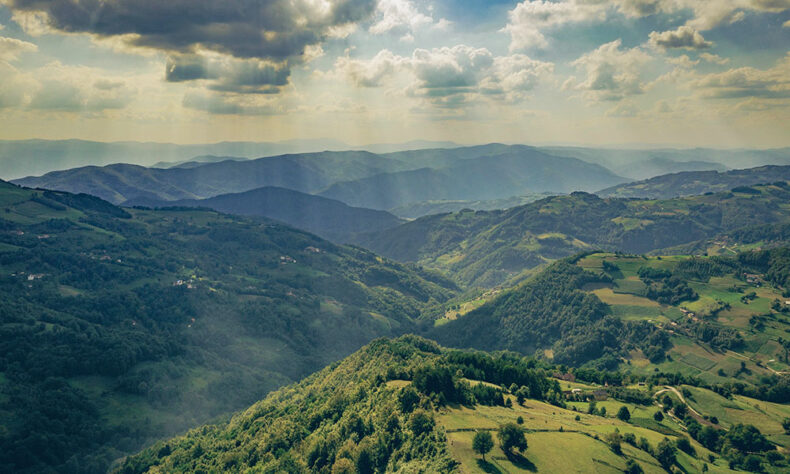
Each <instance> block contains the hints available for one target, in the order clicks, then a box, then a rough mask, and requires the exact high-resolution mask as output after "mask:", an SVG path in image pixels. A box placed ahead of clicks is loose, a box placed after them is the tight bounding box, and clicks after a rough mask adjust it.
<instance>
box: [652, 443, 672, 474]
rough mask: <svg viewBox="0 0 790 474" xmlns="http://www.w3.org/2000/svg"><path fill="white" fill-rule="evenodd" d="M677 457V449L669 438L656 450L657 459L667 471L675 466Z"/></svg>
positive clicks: (659, 444)
mask: <svg viewBox="0 0 790 474" xmlns="http://www.w3.org/2000/svg"><path fill="white" fill-rule="evenodd" d="M676 457H677V448H675V446H674V444H673V443H672V441H670V440H669V439H668V438H664V439H663V440H662V441H661V442H660V443H658V448H657V449H656V459H658V462H660V463H661V465H662V466H663V467H664V469H666V470H667V471H668V470H669V468H670V467H672V465H673V464H675V459H676Z"/></svg>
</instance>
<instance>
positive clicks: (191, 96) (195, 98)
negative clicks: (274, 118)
mask: <svg viewBox="0 0 790 474" xmlns="http://www.w3.org/2000/svg"><path fill="white" fill-rule="evenodd" d="M182 105H183V106H184V107H185V108H187V109H193V110H199V111H202V112H208V113H209V114H212V115H275V114H280V113H283V109H282V108H280V107H277V106H275V105H273V104H271V103H259V102H257V101H251V100H249V99H248V98H247V97H244V96H234V97H229V96H226V95H223V94H214V93H205V92H195V91H190V92H187V93H186V94H185V95H184V100H183V101H182Z"/></svg>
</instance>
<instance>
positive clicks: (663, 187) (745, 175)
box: [596, 166, 790, 199]
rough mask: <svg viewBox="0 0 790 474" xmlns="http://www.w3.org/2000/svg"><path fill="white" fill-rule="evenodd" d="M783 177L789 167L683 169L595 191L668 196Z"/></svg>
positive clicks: (787, 177)
mask: <svg viewBox="0 0 790 474" xmlns="http://www.w3.org/2000/svg"><path fill="white" fill-rule="evenodd" d="M787 180H790V166H760V167H758V168H749V169H740V170H731V171H686V172H681V173H673V174H666V175H662V176H656V177H653V178H649V179H646V180H644V181H637V182H634V183H626V184H618V185H616V186H612V187H610V188H606V189H604V190H602V191H599V192H597V193H596V194H598V195H599V196H602V197H603V196H605V197H625V198H651V199H670V198H673V197H677V196H691V195H695V194H705V193H718V192H722V191H728V190H730V189H733V188H737V187H738V186H752V185H755V184H760V183H772V182H776V181H787Z"/></svg>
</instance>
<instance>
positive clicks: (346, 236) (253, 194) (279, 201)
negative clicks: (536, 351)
mask: <svg viewBox="0 0 790 474" xmlns="http://www.w3.org/2000/svg"><path fill="white" fill-rule="evenodd" d="M123 205H124V206H147V207H165V208H167V207H197V208H209V209H214V210H215V211H219V212H223V213H226V214H236V215H240V216H260V217H268V218H270V219H275V220H278V221H280V222H284V223H286V224H288V225H291V226H293V227H296V228H299V229H303V230H306V231H308V232H312V233H314V234H316V235H320V236H322V237H324V238H326V239H329V240H332V241H335V242H347V241H349V240H351V239H352V238H353V236H355V235H356V234H361V233H366V232H381V231H384V230H386V229H391V228H393V227H395V226H397V225H399V224H402V223H403V222H404V221H403V220H402V219H399V218H397V217H395V216H394V215H392V214H390V213H389V212H386V211H376V210H372V209H364V208H358V207H351V206H347V205H346V204H343V203H342V202H340V201H335V200H333V199H327V198H324V197H321V196H314V195H312V194H305V193H300V192H299V191H293V190H290V189H285V188H278V187H273V186H269V187H264V188H258V189H254V190H252V191H246V192H243V193H234V194H222V195H219V196H214V197H212V198H206V199H182V200H177V201H161V200H153V199H145V198H138V199H132V200H129V201H126V202H124V203H123Z"/></svg>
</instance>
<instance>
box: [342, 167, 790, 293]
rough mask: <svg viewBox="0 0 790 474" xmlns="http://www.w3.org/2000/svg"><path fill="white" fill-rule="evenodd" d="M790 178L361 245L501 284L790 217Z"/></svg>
mask: <svg viewBox="0 0 790 474" xmlns="http://www.w3.org/2000/svg"><path fill="white" fill-rule="evenodd" d="M788 200H790V188H789V187H788V185H787V184H786V183H784V182H781V183H776V184H773V185H762V186H752V187H740V188H736V189H734V190H732V191H731V192H723V193H718V194H710V195H702V196H688V197H683V198H676V199H668V200H635V199H616V198H606V199H603V198H599V197H598V196H595V195H592V194H586V193H572V194H571V195H568V196H554V197H549V198H546V199H542V200H540V201H536V202H534V203H530V204H526V205H524V206H519V207H516V208H512V209H508V210H506V211H489V212H486V211H461V212H458V213H452V214H443V215H436V216H427V217H424V218H420V219H417V220H414V221H412V222H408V223H406V224H403V225H401V226H399V227H396V228H394V229H390V230H387V231H386V232H381V233H375V234H369V235H364V236H361V237H360V238H359V240H358V242H357V243H359V244H360V245H362V246H363V247H366V248H370V249H372V250H373V251H375V252H377V253H380V254H382V255H385V256H388V257H391V258H394V259H396V260H400V261H407V262H419V263H420V264H422V265H424V266H427V267H433V268H438V269H442V270H445V271H448V272H450V273H452V274H453V275H455V276H456V277H457V278H458V279H459V281H462V282H464V283H466V284H469V285H477V286H482V287H490V286H494V285H498V284H501V283H503V282H505V281H507V280H508V279H510V278H513V277H515V276H517V275H519V274H520V273H522V272H524V271H525V270H527V269H531V268H534V267H536V266H539V265H541V264H545V263H547V262H550V261H552V260H554V259H557V258H562V257H566V256H569V255H573V254H575V253H578V252H580V251H585V250H591V249H596V248H598V249H611V250H621V251H625V252H636V253H644V252H650V251H653V250H657V249H662V248H666V247H672V246H678V245H683V244H687V243H691V242H696V241H699V240H701V239H707V238H711V237H714V236H719V235H724V234H727V235H736V234H731V233H732V232H733V231H736V230H743V229H748V228H750V227H754V226H761V225H766V224H775V223H787V222H790V210H788V208H787V205H786V203H787V202H788Z"/></svg>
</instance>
